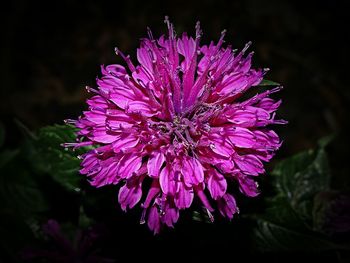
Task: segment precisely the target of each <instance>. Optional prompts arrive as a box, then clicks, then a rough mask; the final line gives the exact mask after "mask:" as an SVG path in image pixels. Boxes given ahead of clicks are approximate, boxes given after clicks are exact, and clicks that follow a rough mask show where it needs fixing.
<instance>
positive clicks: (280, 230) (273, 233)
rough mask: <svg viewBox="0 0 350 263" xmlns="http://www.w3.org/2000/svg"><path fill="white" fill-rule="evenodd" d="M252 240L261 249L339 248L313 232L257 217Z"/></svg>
mask: <svg viewBox="0 0 350 263" xmlns="http://www.w3.org/2000/svg"><path fill="white" fill-rule="evenodd" d="M254 242H255V244H256V245H257V246H258V249H259V250H262V251H319V250H330V249H340V248H341V247H340V246H338V245H336V244H334V243H332V242H330V241H328V240H327V239H325V238H324V237H322V236H319V235H316V234H315V233H313V232H307V231H298V230H294V229H292V228H290V227H287V226H285V225H284V224H277V223H275V222H271V221H269V220H268V219H267V218H265V219H262V218H261V219H257V227H256V228H255V230H254Z"/></svg>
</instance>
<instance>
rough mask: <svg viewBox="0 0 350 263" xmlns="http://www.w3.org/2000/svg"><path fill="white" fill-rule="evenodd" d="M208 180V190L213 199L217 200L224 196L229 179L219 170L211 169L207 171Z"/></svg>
mask: <svg viewBox="0 0 350 263" xmlns="http://www.w3.org/2000/svg"><path fill="white" fill-rule="evenodd" d="M207 176H208V177H209V178H208V182H207V186H208V190H209V192H210V195H211V197H212V198H213V199H215V200H217V199H219V198H220V197H222V196H223V195H224V194H225V193H226V190H227V181H226V179H225V177H224V176H223V175H222V174H221V173H219V172H217V171H216V170H215V169H210V170H208V171H207Z"/></svg>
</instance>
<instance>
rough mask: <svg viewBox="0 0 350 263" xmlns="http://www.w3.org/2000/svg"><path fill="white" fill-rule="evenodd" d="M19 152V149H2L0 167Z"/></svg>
mask: <svg viewBox="0 0 350 263" xmlns="http://www.w3.org/2000/svg"><path fill="white" fill-rule="evenodd" d="M18 154H19V150H4V151H3V152H1V153H0V168H2V167H3V166H5V165H6V164H7V163H8V162H10V161H11V160H12V159H13V158H15V157H16V156H17V155H18Z"/></svg>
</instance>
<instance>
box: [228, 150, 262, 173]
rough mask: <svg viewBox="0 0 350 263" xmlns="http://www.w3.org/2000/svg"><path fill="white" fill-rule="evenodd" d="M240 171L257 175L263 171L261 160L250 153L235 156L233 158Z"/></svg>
mask: <svg viewBox="0 0 350 263" xmlns="http://www.w3.org/2000/svg"><path fill="white" fill-rule="evenodd" d="M233 160H234V162H235V163H236V164H237V166H238V167H239V169H241V170H242V172H244V173H246V174H248V175H258V174H261V173H264V172H265V170H264V167H263V164H262V163H261V161H260V160H259V159H258V158H257V157H256V156H255V155H252V154H246V155H243V156H238V155H237V156H235V158H234V159H233Z"/></svg>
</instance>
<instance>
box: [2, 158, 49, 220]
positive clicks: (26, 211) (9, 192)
mask: <svg viewBox="0 0 350 263" xmlns="http://www.w3.org/2000/svg"><path fill="white" fill-rule="evenodd" d="M20 161H21V160H20V159H18V160H16V159H14V160H13V161H12V162H9V163H8V164H7V165H5V166H3V167H2V168H1V170H0V173H1V176H0V200H1V207H2V212H3V213H7V214H15V215H17V216H23V218H27V217H30V216H32V215H34V214H36V213H40V212H44V211H46V210H47V209H48V204H47V201H46V199H45V197H44V196H43V193H42V192H41V191H40V190H39V185H38V183H37V182H36V180H34V178H33V177H32V175H31V174H30V173H29V171H28V170H27V169H25V168H23V167H22V166H21V165H19V164H18V163H19V162H20Z"/></svg>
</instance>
